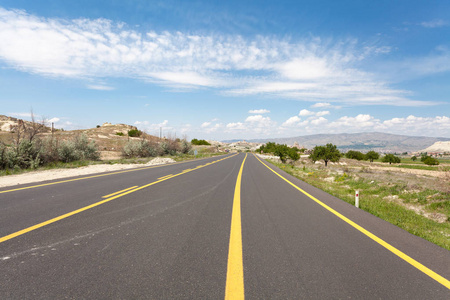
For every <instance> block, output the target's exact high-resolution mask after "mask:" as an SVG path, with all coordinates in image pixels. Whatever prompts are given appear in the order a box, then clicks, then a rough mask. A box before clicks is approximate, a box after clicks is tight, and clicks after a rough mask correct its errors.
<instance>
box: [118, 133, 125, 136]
mask: <svg viewBox="0 0 450 300" xmlns="http://www.w3.org/2000/svg"><path fill="white" fill-rule="evenodd" d="M116 135H118V136H124V135H125V134H123V132H116Z"/></svg>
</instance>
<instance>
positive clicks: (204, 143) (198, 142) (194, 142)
mask: <svg viewBox="0 0 450 300" xmlns="http://www.w3.org/2000/svg"><path fill="white" fill-rule="evenodd" d="M191 144H192V145H197V146H211V144H210V143H208V142H207V141H205V140H198V139H192V140H191Z"/></svg>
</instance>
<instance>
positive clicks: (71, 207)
mask: <svg viewBox="0 0 450 300" xmlns="http://www.w3.org/2000/svg"><path fill="white" fill-rule="evenodd" d="M0 180H1V179H0ZM0 205H1V206H0V207H1V209H0V299H63V298H69V299H224V298H227V299H243V298H244V297H245V298H247V299H330V298H332V299H344V298H345V299H347V298H352V299H450V283H449V281H448V279H449V278H450V252H449V251H447V250H445V249H443V248H440V247H438V246H436V245H434V244H432V243H430V242H427V241H425V240H423V239H421V238H418V237H416V236H413V235H411V234H409V233H407V232H405V231H404V230H402V229H399V228H398V227H395V226H393V225H391V224H389V223H387V222H384V221H382V220H380V219H378V218H376V217H374V216H372V215H370V214H368V213H365V212H364V211H361V210H359V209H357V208H355V207H353V206H351V205H349V204H347V203H345V202H343V201H341V200H339V199H337V198H334V197H332V196H330V195H329V194H327V193H325V192H323V191H320V190H318V189H316V188H314V187H311V186H309V185H307V184H305V183H304V182H302V181H300V180H298V179H296V178H294V177H292V176H290V175H288V174H286V173H284V172H283V171H281V170H279V169H277V168H276V167H274V166H272V165H270V164H268V163H267V162H265V161H263V160H259V159H258V158H257V157H256V156H254V155H253V154H248V155H247V154H243V153H241V154H229V155H226V156H220V157H214V158H208V159H202V160H196V161H189V162H182V163H177V164H171V165H164V166H153V167H144V168H139V169H133V170H126V171H120V172H111V173H103V174H97V175H93V176H92V175H91V176H85V177H76V178H70V179H64V180H59V181H58V180H55V181H51V182H43V183H39V184H35V185H33V184H29V185H24V186H15V187H13V188H11V187H10V188H2V189H0Z"/></svg>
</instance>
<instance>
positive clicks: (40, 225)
mask: <svg viewBox="0 0 450 300" xmlns="http://www.w3.org/2000/svg"><path fill="white" fill-rule="evenodd" d="M234 156H235V155H232V156H228V157H226V158H227V159H228V158H231V157H234ZM215 162H217V161H215ZM192 171H194V170H192ZM186 173H187V172H185V173H178V174H175V175H174V176H173V177H176V176H179V175H182V174H186ZM173 177H170V178H165V179H161V180H157V181H155V182H152V183H149V184H146V185H143V186H141V187H137V188H134V187H133V188H134V189H127V190H128V191H125V192H123V191H120V192H123V193H121V194H117V193H115V194H117V195H115V196H112V197H110V198H107V199H105V200H102V201H99V202H96V203H93V204H91V205H88V206H85V207H82V208H80V209H77V210H74V211H71V212H69V213H66V214H63V215H61V216H58V217H56V218H53V219H50V220H47V221H44V222H42V223H39V224H36V225H33V226H30V227H28V228H25V229H22V230H19V231H17V232H14V233H11V234H8V235H6V236H4V237H0V243H3V242H5V241H7V240H10V239H13V238H15V237H18V236H20V235H23V234H25V233H28V232H30V231H33V230H36V229H38V228H41V227H44V226H47V225H49V224H52V223H55V222H57V221H60V220H62V219H66V218H68V217H70V216H73V215H76V214H79V213H81V212H83V211H86V210H88V209H91V208H94V207H96V206H99V205H102V204H105V203H107V202H109V201H112V200H114V199H117V198H120V197H123V196H125V195H128V194H131V193H134V192H136V191H139V190H142V189H144V188H147V187H149V186H152V185H154V184H157V183H159V182H162V181H165V180H168V179H171V178H173Z"/></svg>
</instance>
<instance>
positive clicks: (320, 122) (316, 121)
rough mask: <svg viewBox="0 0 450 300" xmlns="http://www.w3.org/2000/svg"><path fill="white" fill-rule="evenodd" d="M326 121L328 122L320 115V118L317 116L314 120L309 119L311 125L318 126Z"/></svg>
mask: <svg viewBox="0 0 450 300" xmlns="http://www.w3.org/2000/svg"><path fill="white" fill-rule="evenodd" d="M327 122H328V120H327V119H325V118H324V117H320V118H317V119H315V120H312V121H311V124H312V125H316V126H318V125H322V124H325V123H327Z"/></svg>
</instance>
